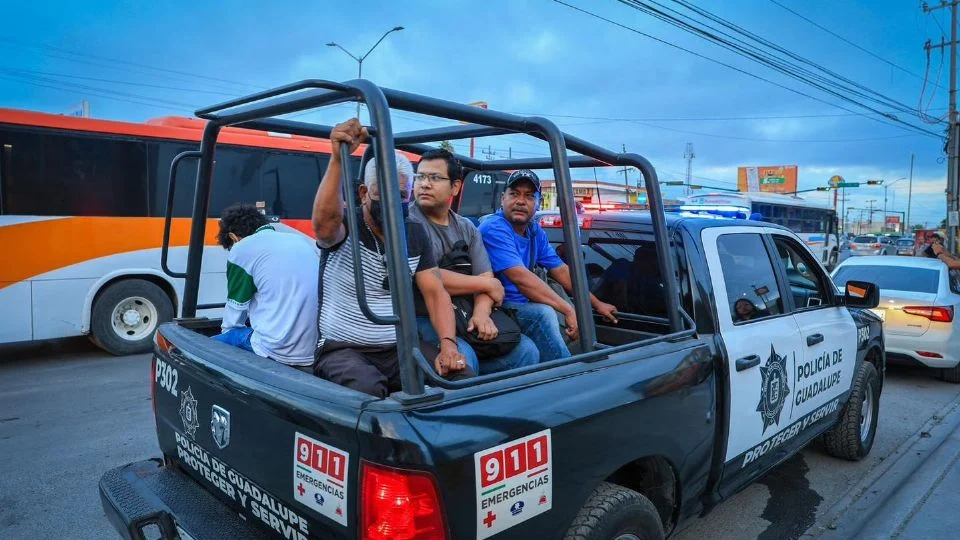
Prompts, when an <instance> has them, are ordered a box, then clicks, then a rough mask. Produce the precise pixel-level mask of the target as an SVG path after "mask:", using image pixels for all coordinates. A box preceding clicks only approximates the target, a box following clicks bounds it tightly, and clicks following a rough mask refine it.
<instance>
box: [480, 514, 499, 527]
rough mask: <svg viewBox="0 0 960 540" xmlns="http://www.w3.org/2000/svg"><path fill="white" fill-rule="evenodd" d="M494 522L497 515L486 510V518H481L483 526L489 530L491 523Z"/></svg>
mask: <svg viewBox="0 0 960 540" xmlns="http://www.w3.org/2000/svg"><path fill="white" fill-rule="evenodd" d="M496 520H497V515H496V514H494V513H493V512H491V511H490V510H487V517H485V518H483V524H484V525H486V526H487V528H488V529H489V528H490V527H493V522H494V521H496Z"/></svg>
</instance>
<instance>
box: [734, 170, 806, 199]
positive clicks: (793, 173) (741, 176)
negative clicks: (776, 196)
mask: <svg viewBox="0 0 960 540" xmlns="http://www.w3.org/2000/svg"><path fill="white" fill-rule="evenodd" d="M737 189H739V190H740V191H765V192H770V193H794V192H796V191H797V166H796V165H777V166H773V167H738V168H737Z"/></svg>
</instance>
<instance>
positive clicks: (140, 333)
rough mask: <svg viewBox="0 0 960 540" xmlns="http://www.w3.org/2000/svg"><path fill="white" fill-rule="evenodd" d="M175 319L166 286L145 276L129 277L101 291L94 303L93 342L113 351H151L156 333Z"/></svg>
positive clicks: (115, 352)
mask: <svg viewBox="0 0 960 540" xmlns="http://www.w3.org/2000/svg"><path fill="white" fill-rule="evenodd" d="M172 319H173V303H172V302H171V301H170V298H169V297H168V296H167V294H166V293H165V292H163V289H161V288H160V287H157V286H156V285H154V284H153V283H150V282H149V281H146V280H142V279H127V280H124V281H120V282H117V283H114V284H113V285H110V286H109V287H107V288H106V289H104V290H103V291H101V292H100V294H99V295H98V296H97V299H96V301H95V302H94V304H93V313H92V314H91V320H90V330H91V333H92V334H93V336H92V337H93V342H94V343H95V344H97V345H98V346H100V347H101V348H103V349H104V350H105V351H107V352H108V353H110V354H114V355H117V356H123V355H127V354H137V353H144V352H148V351H150V349H151V348H152V347H153V332H154V331H156V329H157V326H159V325H160V323H164V322H167V321H170V320H172Z"/></svg>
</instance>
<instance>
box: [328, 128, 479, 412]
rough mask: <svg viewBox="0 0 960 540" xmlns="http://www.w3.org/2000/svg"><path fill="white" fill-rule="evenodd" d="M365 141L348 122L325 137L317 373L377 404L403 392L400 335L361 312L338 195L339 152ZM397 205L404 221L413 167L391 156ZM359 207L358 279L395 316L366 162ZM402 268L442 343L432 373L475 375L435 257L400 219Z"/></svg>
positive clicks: (377, 308) (416, 228) (371, 301)
mask: <svg viewBox="0 0 960 540" xmlns="http://www.w3.org/2000/svg"><path fill="white" fill-rule="evenodd" d="M367 136H368V134H367V130H366V128H364V127H363V126H362V125H361V124H360V121H359V120H357V119H356V118H352V119H350V120H348V121H347V122H344V123H342V124H339V125H337V126H336V127H335V128H334V129H333V132H332V133H331V135H330V142H331V146H332V152H331V155H330V162H329V164H328V165H327V171H326V173H324V176H323V180H322V181H321V182H320V186H319V187H318V188H317V195H316V198H315V199H314V203H313V230H314V233H315V234H316V236H317V244H318V245H319V246H320V248H321V258H320V287H319V294H318V296H319V304H320V306H319V317H318V327H319V339H318V342H317V352H316V357H317V363H316V367H315V373H316V374H317V375H318V376H320V377H322V378H324V379H327V380H330V381H332V382H335V383H337V384H341V385H343V386H346V387H348V388H353V389H355V390H358V391H361V392H365V393H367V394H371V395H373V396H377V397H380V398H383V397H386V396H387V395H389V394H390V392H393V391H397V390H400V367H399V362H398V355H397V335H396V329H395V327H394V326H393V325H378V324H375V323H373V322H372V321H370V320H369V319H367V317H366V316H365V315H364V314H363V312H362V311H361V309H360V306H359V300H358V297H357V291H356V283H355V280H354V266H353V253H352V245H351V243H350V242H347V241H346V240H347V226H346V223H345V221H344V215H343V210H344V201H343V198H342V196H341V193H342V192H341V180H342V179H341V167H342V164H341V162H340V145H341V144H346V145H348V147H349V148H350V152H353V151H354V150H356V148H357V147H358V145H360V143H362V142H363V141H364V140H366V138H367ZM396 163H397V174H398V178H397V180H398V181H399V184H400V198H401V200H402V201H403V202H402V205H403V209H404V217H406V215H407V207H408V206H407V205H408V201H409V197H410V180H411V179H412V177H413V166H412V165H411V164H410V161H409V160H408V159H407V158H406V157H404V156H403V155H402V154H399V153H398V154H396ZM359 195H360V199H361V208H360V210H359V212H358V215H357V218H358V219H357V221H358V222H359V229H360V230H359V231H358V232H359V235H360V238H359V249H360V261H361V266H362V268H361V273H362V275H363V283H364V289H365V292H366V300H367V304H368V305H369V307H370V310H371V311H372V312H373V313H375V314H376V315H380V316H389V315H391V314H392V313H393V311H394V310H393V302H392V299H391V295H390V285H391V284H390V283H389V280H388V278H387V267H386V263H387V255H386V247H385V242H384V239H383V232H384V231H383V229H384V224H383V214H382V208H381V203H380V193H379V187H378V184H377V180H376V169H375V168H374V162H373V161H372V160H371V161H370V162H369V163H367V166H366V168H365V169H364V183H363V185H361V186H360V187H359ZM404 221H405V232H406V237H407V266H408V267H409V270H410V274H411V275H412V279H413V281H414V283H415V284H416V288H415V290H414V291H415V294H416V292H417V291H418V290H419V293H420V294H421V295H422V296H423V300H424V303H425V304H426V309H427V311H428V312H429V317H430V321H431V323H432V324H433V327H434V328H436V329H437V333H438V335H439V336H440V339H439V340H438V341H439V353H437V354H436V355H435V358H434V368H435V369H436V371H437V373H439V374H440V375H441V376H444V377H447V378H450V379H460V378H464V377H470V376H474V375H475V372H473V371H472V370H471V369H470V367H469V366H468V365H467V363H466V360H465V359H464V357H463V355H462V354H460V352H459V351H458V348H457V345H458V343H457V340H456V323H455V321H454V315H453V304H452V303H451V301H450V295H448V294H447V291H446V290H445V289H444V288H443V282H442V281H441V280H440V273H439V270H438V269H437V262H436V258H435V257H434V254H433V250H432V248H431V246H430V241H429V239H428V238H427V235H426V231H424V229H423V226H422V225H421V224H419V223H415V222H413V221H410V220H409V219H405V220H404ZM420 346H421V348H422V349H423V350H424V354H425V355H426V356H427V358H431V357H432V356H433V354H432V352H433V351H431V350H430V348H431V347H430V345H429V344H426V343H423V342H421V344H420Z"/></svg>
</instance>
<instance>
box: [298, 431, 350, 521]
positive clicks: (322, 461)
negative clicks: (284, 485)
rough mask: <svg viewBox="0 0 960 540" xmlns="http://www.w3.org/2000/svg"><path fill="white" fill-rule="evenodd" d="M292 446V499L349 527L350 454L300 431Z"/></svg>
mask: <svg viewBox="0 0 960 540" xmlns="http://www.w3.org/2000/svg"><path fill="white" fill-rule="evenodd" d="M295 441H296V442H295V446H294V449H293V454H294V455H293V498H294V499H295V500H296V501H297V502H299V503H301V504H303V505H304V506H306V507H307V508H310V509H312V510H315V511H317V512H319V513H320V514H321V515H324V516H326V517H328V518H330V519H332V520H334V521H336V522H337V523H339V524H340V525H343V526H344V527H346V526H347V470H348V467H349V465H350V454H348V453H346V452H344V451H342V450H339V449H337V448H334V447H332V446H330V445H327V444H324V443H322V442H320V441H318V440H316V439H313V438H311V437H309V436H307V435H303V434H301V433H297V435H296V438H295Z"/></svg>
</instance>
